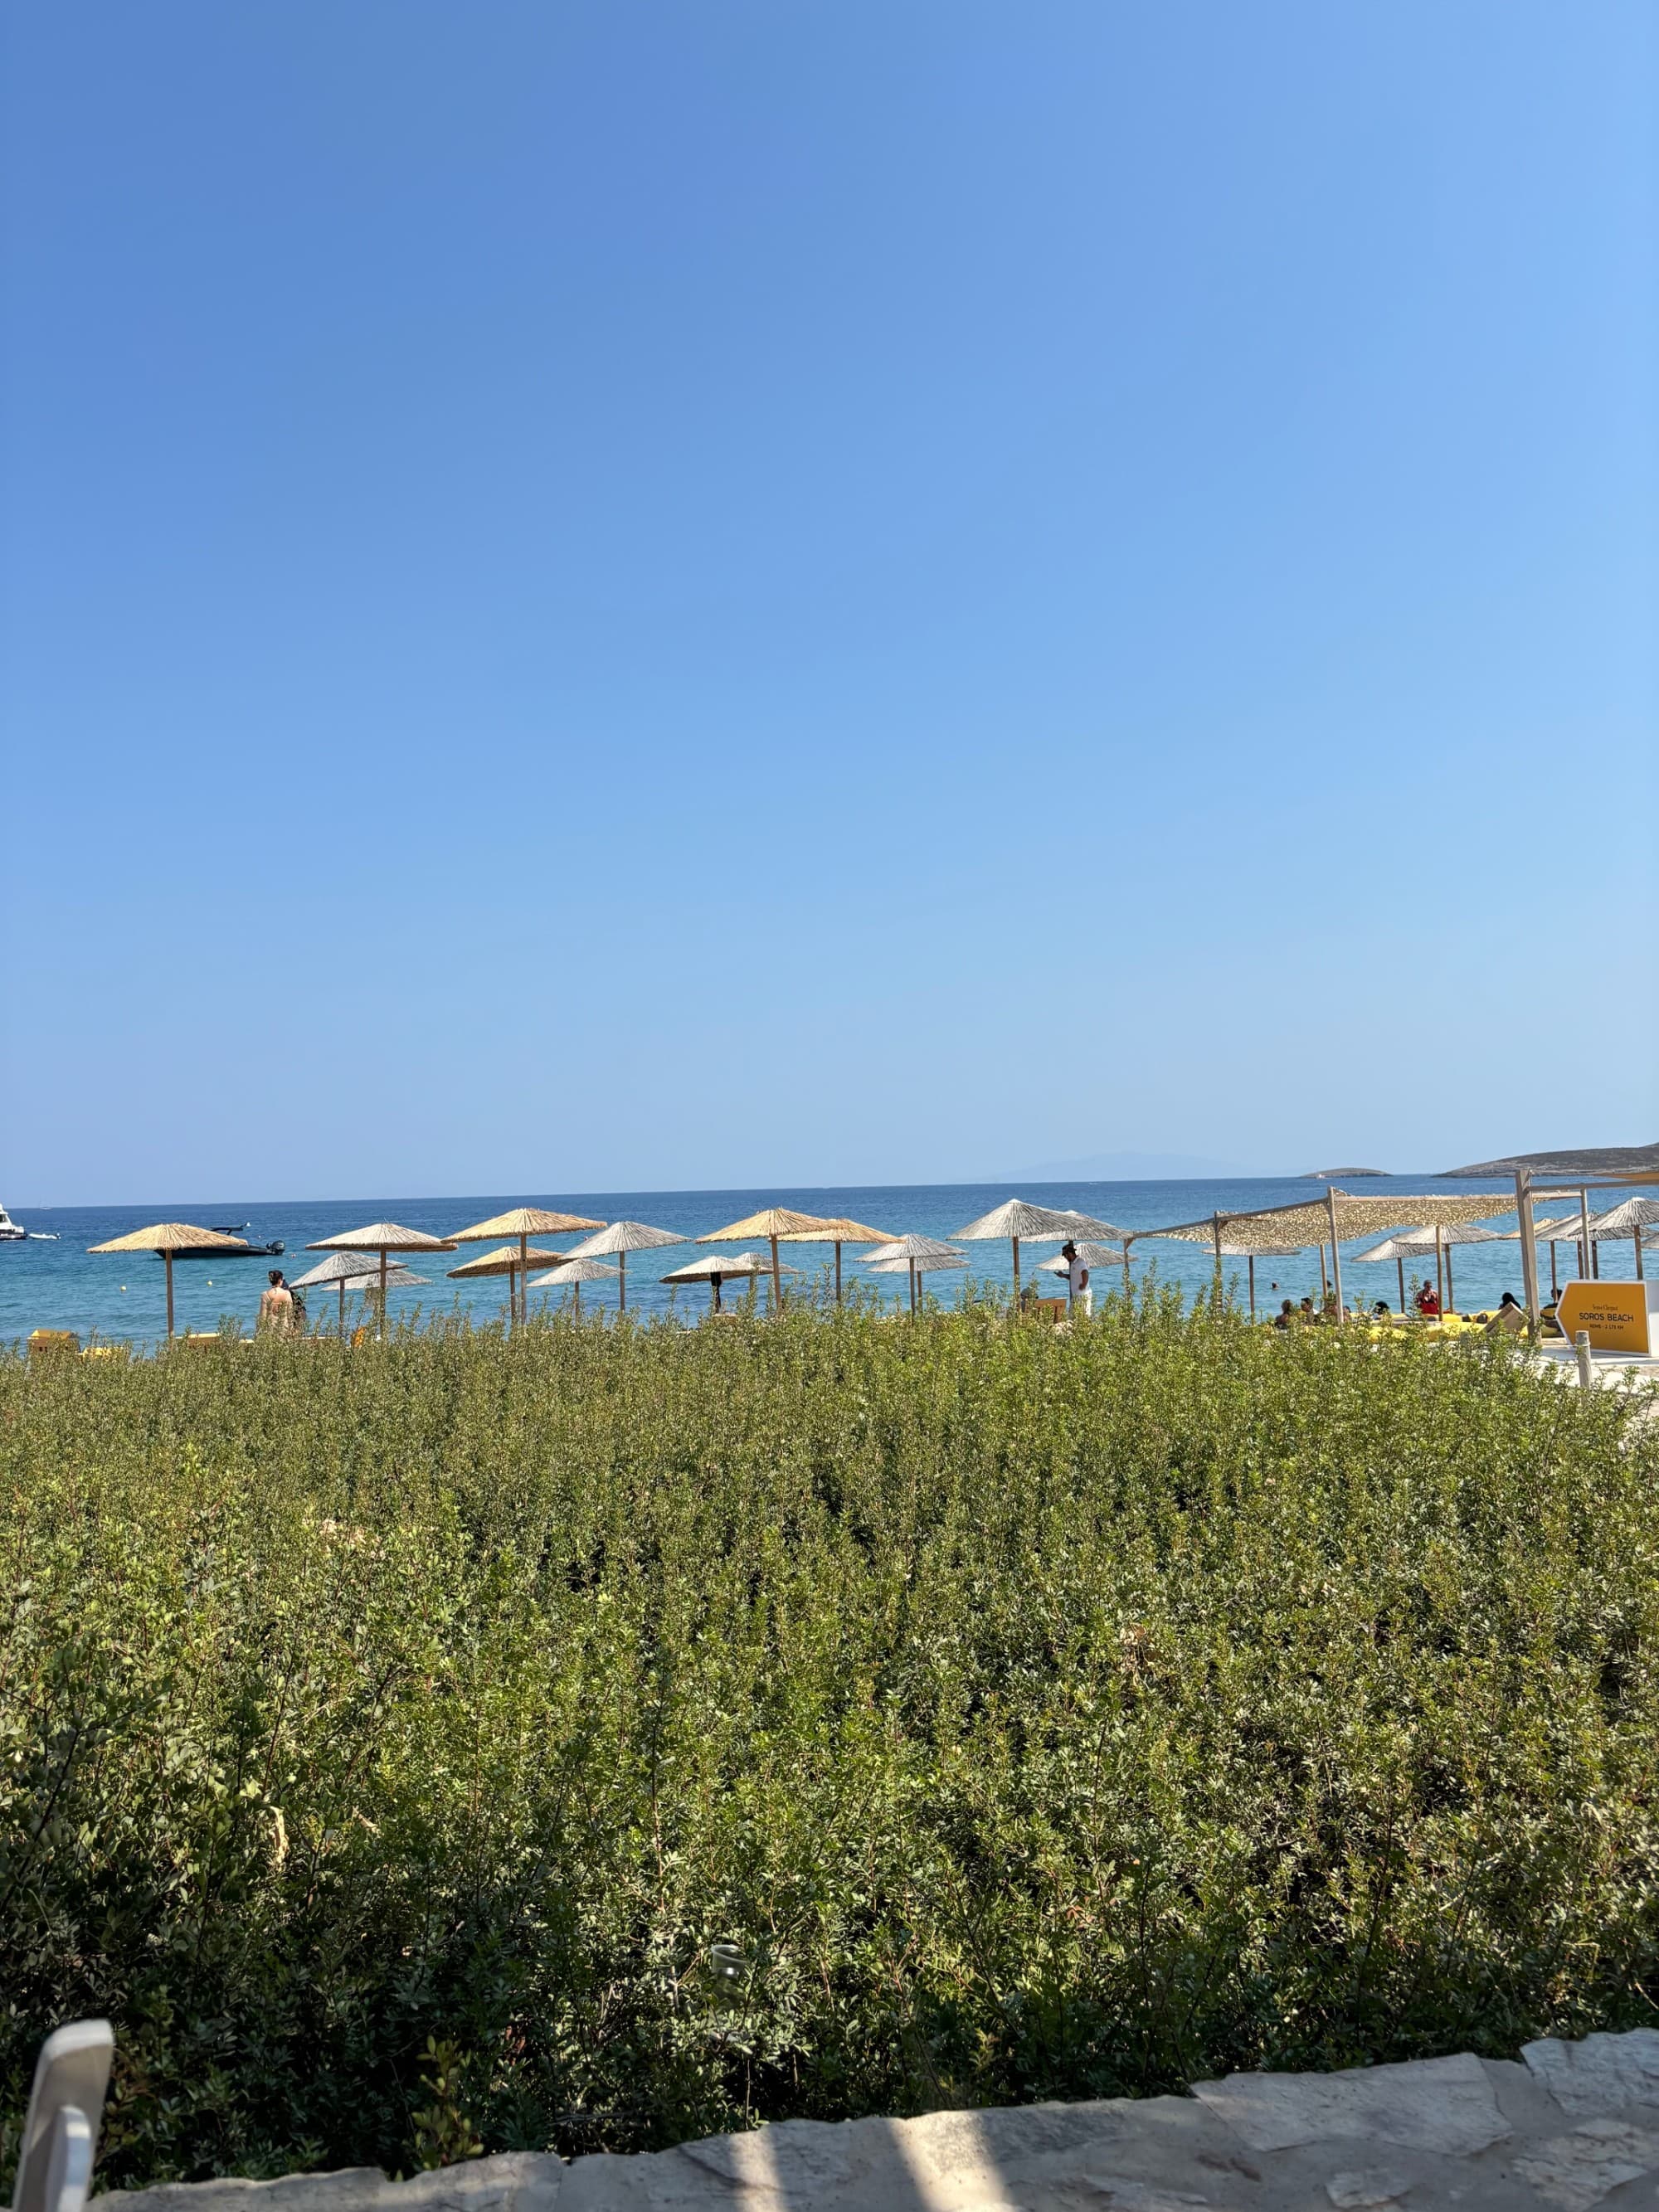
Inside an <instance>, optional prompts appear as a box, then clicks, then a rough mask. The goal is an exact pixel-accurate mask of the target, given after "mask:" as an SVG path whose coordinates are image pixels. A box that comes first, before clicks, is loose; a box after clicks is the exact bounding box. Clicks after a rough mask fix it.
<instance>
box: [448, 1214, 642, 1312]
mask: <svg viewBox="0 0 1659 2212" xmlns="http://www.w3.org/2000/svg"><path fill="white" fill-rule="evenodd" d="M604 1226H605V1224H604V1223H603V1222H602V1221H590V1220H589V1219H588V1218H587V1216H586V1214H585V1213H553V1212H549V1211H548V1209H547V1207H546V1206H513V1207H511V1208H510V1209H509V1211H508V1212H506V1213H492V1214H491V1215H490V1217H489V1220H488V1221H475V1222H474V1223H473V1225H472V1226H471V1229H458V1230H457V1231H455V1234H454V1235H453V1237H452V1238H451V1239H450V1242H451V1243H453V1244H488V1243H489V1241H490V1239H491V1238H492V1237H517V1238H518V1240H519V1279H520V1282H524V1281H525V1280H526V1279H527V1278H528V1276H529V1273H530V1268H531V1265H532V1261H533V1260H534V1257H535V1255H534V1254H533V1253H532V1251H531V1249H530V1240H531V1238H532V1237H568V1236H571V1235H573V1234H574V1232H575V1231H577V1230H579V1229H603V1228H604ZM507 1298H508V1303H509V1304H510V1303H511V1301H512V1289H511V1286H510V1285H509V1287H508V1291H507ZM528 1302H529V1300H528V1292H527V1291H526V1300H525V1303H526V1308H527V1307H528Z"/></svg>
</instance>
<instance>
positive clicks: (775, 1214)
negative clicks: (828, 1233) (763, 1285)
mask: <svg viewBox="0 0 1659 2212" xmlns="http://www.w3.org/2000/svg"><path fill="white" fill-rule="evenodd" d="M826 1227H827V1224H826V1223H825V1221H824V1220H823V1217H822V1216H821V1215H819V1214H816V1213H797V1212H795V1210H794V1208H793V1206H763V1207H762V1208H761V1210H760V1212H758V1213H745V1214H744V1218H743V1219H742V1220H741V1221H732V1222H729V1223H728V1224H727V1225H726V1227H725V1228H724V1229H711V1230H710V1231H708V1235H707V1236H706V1237H698V1238H697V1239H696V1242H697V1243H699V1244H740V1243H742V1242H743V1240H744V1237H765V1238H766V1240H767V1242H768V1243H769V1244H770V1245H771V1247H772V1298H773V1303H774V1304H775V1306H776V1307H777V1309H778V1310H779V1311H780V1312H781V1311H782V1310H783V1270H782V1268H781V1267H780V1266H779V1264H778V1240H779V1238H780V1237H799V1236H801V1235H802V1234H803V1233H804V1232H810V1231H815V1230H816V1231H817V1232H818V1233H819V1234H820V1235H822V1233H823V1231H824V1229H825V1228H826Z"/></svg>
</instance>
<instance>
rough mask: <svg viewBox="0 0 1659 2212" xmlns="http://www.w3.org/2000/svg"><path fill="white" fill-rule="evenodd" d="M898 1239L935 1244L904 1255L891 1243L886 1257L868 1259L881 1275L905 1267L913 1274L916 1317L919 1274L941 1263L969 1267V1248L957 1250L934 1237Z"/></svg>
mask: <svg viewBox="0 0 1659 2212" xmlns="http://www.w3.org/2000/svg"><path fill="white" fill-rule="evenodd" d="M894 1243H895V1244H926V1245H931V1246H932V1247H933V1249H931V1250H929V1251H925V1252H911V1253H906V1254H904V1255H902V1256H901V1255H899V1254H898V1253H897V1252H896V1251H894V1250H892V1249H891V1248H888V1256H887V1257H886V1258H884V1259H882V1258H874V1257H872V1258H870V1259H867V1260H866V1261H865V1263H864V1264H865V1265H866V1267H868V1268H869V1269H870V1270H871V1272H872V1273H873V1274H878V1275H896V1274H897V1273H898V1272H899V1270H900V1269H901V1268H903V1269H905V1270H906V1271H907V1272H908V1275H909V1278H910V1318H911V1320H912V1321H914V1320H915V1317H916V1278H917V1276H918V1275H931V1274H933V1273H936V1272H937V1271H938V1270H939V1268H941V1267H966V1266H967V1265H968V1255H967V1254H966V1253H965V1252H953V1251H952V1250H951V1248H950V1246H949V1245H948V1244H935V1243H934V1242H933V1238H932V1237H896V1238H895V1239H894Z"/></svg>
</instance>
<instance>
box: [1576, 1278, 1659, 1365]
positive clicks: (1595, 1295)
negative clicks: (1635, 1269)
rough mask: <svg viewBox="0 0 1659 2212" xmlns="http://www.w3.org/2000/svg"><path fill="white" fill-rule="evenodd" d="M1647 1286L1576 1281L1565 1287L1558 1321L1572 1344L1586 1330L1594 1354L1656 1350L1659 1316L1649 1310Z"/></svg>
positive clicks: (1648, 1287) (1642, 1284) (1641, 1284)
mask: <svg viewBox="0 0 1659 2212" xmlns="http://www.w3.org/2000/svg"><path fill="white" fill-rule="evenodd" d="M1650 1287H1651V1285H1649V1284H1647V1283H1586V1282H1572V1283H1568V1284H1566V1285H1564V1286H1563V1289H1562V1291H1561V1295H1560V1297H1559V1298H1558V1299H1557V1301H1556V1306H1555V1318H1556V1320H1557V1321H1558V1322H1559V1323H1560V1325H1561V1328H1562V1329H1563V1330H1564V1331H1565V1334H1566V1340H1567V1342H1568V1343H1569V1344H1571V1342H1572V1341H1573V1340H1574V1338H1575V1337H1577V1334H1578V1333H1579V1331H1580V1330H1581V1329H1582V1330H1583V1332H1584V1333H1585V1334H1586V1335H1588V1337H1589V1340H1590V1349H1591V1351H1592V1352H1642V1353H1646V1352H1650V1351H1651V1350H1652V1349H1653V1348H1654V1339H1655V1332H1656V1325H1659V1316H1656V1315H1654V1314H1651V1313H1650V1311H1649V1309H1648V1291H1649V1290H1650Z"/></svg>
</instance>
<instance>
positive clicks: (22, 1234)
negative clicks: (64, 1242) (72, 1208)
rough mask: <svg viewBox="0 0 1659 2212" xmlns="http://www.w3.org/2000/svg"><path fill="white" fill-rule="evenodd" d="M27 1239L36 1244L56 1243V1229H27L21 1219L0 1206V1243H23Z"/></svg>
mask: <svg viewBox="0 0 1659 2212" xmlns="http://www.w3.org/2000/svg"><path fill="white" fill-rule="evenodd" d="M25 1239H27V1241H28V1242H30V1243H34V1244H55V1243H57V1242H58V1231H56V1230H55V1229H25V1228H24V1226H23V1225H22V1223H21V1221H14V1220H13V1219H12V1218H11V1216H10V1214H9V1213H8V1212H7V1211H6V1209H5V1207H4V1206H0V1244H21V1243H23V1242H24V1241H25Z"/></svg>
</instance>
